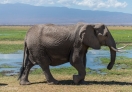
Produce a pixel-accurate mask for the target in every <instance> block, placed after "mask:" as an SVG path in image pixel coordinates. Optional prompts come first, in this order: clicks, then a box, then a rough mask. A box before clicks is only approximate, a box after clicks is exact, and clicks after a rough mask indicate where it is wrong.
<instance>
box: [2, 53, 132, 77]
mask: <svg viewBox="0 0 132 92" xmlns="http://www.w3.org/2000/svg"><path fill="white" fill-rule="evenodd" d="M86 56H87V67H88V68H90V69H91V70H93V72H94V71H96V72H98V73H100V71H99V70H100V69H103V68H106V65H104V64H102V63H101V61H100V58H103V57H104V58H110V52H109V51H107V50H89V51H88V52H87V54H86ZM117 56H125V57H128V58H132V50H127V51H126V52H123V53H117ZM22 60H23V51H18V52H16V53H14V54H0V72H5V73H6V75H13V74H17V73H18V72H19V69H20V67H21V65H22ZM95 61H96V62H95ZM2 65H8V66H9V67H5V68H4V67H2ZM10 66H11V67H12V68H10ZM68 66H71V65H70V63H66V64H63V65H59V66H55V68H59V67H68ZM36 68H39V66H38V65H36V66H34V67H33V68H32V69H36ZM51 68H52V67H51ZM53 68H54V67H53Z"/></svg>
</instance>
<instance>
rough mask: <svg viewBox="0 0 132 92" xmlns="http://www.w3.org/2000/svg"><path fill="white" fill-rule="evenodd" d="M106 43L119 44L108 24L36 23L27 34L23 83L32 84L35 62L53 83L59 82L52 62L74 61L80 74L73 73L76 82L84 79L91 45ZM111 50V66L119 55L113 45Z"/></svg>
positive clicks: (99, 46) (22, 69) (97, 46)
mask: <svg viewBox="0 0 132 92" xmlns="http://www.w3.org/2000/svg"><path fill="white" fill-rule="evenodd" d="M102 45H105V46H108V47H111V46H113V47H115V48H116V44H115V41H114V39H113V37H112V36H111V34H110V32H109V30H108V29H107V27H106V26H105V25H104V24H96V25H90V24H76V25H65V26H60V25H53V24H47V25H35V26H33V27H31V28H30V29H29V31H28V32H27V34H26V38H25V47H24V58H23V65H22V68H21V71H20V76H19V79H20V84H21V85H27V84H30V82H29V81H28V74H29V71H30V69H31V68H32V67H33V66H34V65H35V64H38V65H39V66H40V67H41V68H42V70H43V72H44V75H45V77H46V80H47V82H48V83H49V84H57V83H58V81H57V80H55V79H54V78H53V76H52V74H51V72H50V69H49V66H56V65H60V64H63V63H66V62H70V64H71V65H72V66H73V67H75V69H76V70H77V71H78V75H73V81H74V83H75V84H78V83H83V82H84V79H85V75H86V71H85V68H86V52H87V50H88V48H89V47H91V48H93V49H100V48H101V46H102ZM110 52H111V61H110V63H109V64H108V67H107V69H109V70H110V69H112V67H113V65H114V62H115V58H116V52H115V51H113V50H111V48H110Z"/></svg>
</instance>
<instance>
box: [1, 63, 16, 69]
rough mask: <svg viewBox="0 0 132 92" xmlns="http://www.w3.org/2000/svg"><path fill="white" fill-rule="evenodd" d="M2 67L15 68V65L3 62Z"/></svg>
mask: <svg viewBox="0 0 132 92" xmlns="http://www.w3.org/2000/svg"><path fill="white" fill-rule="evenodd" d="M0 68H15V67H14V66H11V65H8V64H2V65H0Z"/></svg>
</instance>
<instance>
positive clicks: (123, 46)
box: [117, 45, 127, 50]
mask: <svg viewBox="0 0 132 92" xmlns="http://www.w3.org/2000/svg"><path fill="white" fill-rule="evenodd" d="M126 46H127V45H125V46H123V47H120V48H117V49H118V50H121V49H123V48H125V47H126Z"/></svg>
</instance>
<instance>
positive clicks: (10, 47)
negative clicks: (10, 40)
mask: <svg viewBox="0 0 132 92" xmlns="http://www.w3.org/2000/svg"><path fill="white" fill-rule="evenodd" d="M23 48H24V45H23V44H0V53H4V54H8V53H15V52H17V51H18V50H23Z"/></svg>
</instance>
